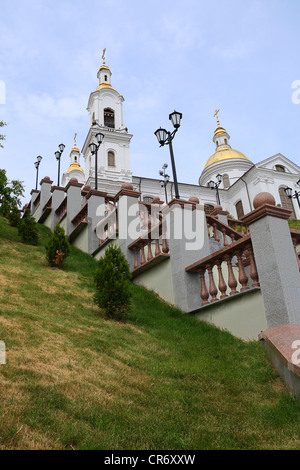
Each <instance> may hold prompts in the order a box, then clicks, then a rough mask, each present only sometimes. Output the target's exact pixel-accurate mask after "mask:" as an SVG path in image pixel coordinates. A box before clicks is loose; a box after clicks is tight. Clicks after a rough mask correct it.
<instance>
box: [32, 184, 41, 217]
mask: <svg viewBox="0 0 300 470" xmlns="http://www.w3.org/2000/svg"><path fill="white" fill-rule="evenodd" d="M39 194H40V191H39V190H38V189H33V190H32V191H31V193H30V195H31V203H30V213H31V214H33V213H34V211H35V206H34V203H35V200H36V198H37V197H38V195H39Z"/></svg>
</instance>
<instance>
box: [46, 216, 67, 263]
mask: <svg viewBox="0 0 300 470" xmlns="http://www.w3.org/2000/svg"><path fill="white" fill-rule="evenodd" d="M45 248H46V257H47V261H48V263H49V264H50V266H53V267H54V266H56V267H59V266H61V265H62V264H63V263H64V261H65V259H66V258H67V256H68V255H69V254H70V243H69V237H67V236H66V234H65V231H64V229H63V228H62V227H60V225H56V227H55V229H54V232H53V233H52V235H51V237H50V238H49V241H48V243H47V245H46V247H45Z"/></svg>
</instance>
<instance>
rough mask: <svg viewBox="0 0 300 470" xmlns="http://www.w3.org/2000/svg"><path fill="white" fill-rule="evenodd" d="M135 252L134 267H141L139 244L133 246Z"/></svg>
mask: <svg viewBox="0 0 300 470" xmlns="http://www.w3.org/2000/svg"><path fill="white" fill-rule="evenodd" d="M133 252H134V269H137V268H138V267H139V265H140V264H139V249H138V247H137V246H134V247H133Z"/></svg>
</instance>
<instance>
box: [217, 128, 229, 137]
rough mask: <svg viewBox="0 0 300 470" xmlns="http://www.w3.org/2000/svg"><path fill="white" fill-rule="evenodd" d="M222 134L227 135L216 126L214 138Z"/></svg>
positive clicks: (222, 129)
mask: <svg viewBox="0 0 300 470" xmlns="http://www.w3.org/2000/svg"><path fill="white" fill-rule="evenodd" d="M224 133H225V134H227V132H226V130H225V129H224V128H223V127H221V126H218V127H217V129H216V130H215V133H214V137H215V136H216V135H220V134H224Z"/></svg>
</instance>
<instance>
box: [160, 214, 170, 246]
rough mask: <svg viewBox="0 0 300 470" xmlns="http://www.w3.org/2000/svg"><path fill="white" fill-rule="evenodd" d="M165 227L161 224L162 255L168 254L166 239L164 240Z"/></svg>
mask: <svg viewBox="0 0 300 470" xmlns="http://www.w3.org/2000/svg"><path fill="white" fill-rule="evenodd" d="M166 234H167V233H166V227H165V223H164V222H163V224H162V252H163V253H166V254H167V253H169V251H170V250H169V245H168V241H167V238H166Z"/></svg>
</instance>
